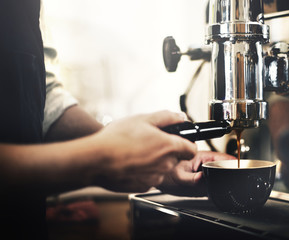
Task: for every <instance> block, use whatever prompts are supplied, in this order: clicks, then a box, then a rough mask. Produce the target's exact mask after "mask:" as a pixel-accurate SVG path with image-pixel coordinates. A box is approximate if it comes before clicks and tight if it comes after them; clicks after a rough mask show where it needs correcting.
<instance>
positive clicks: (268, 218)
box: [129, 191, 289, 240]
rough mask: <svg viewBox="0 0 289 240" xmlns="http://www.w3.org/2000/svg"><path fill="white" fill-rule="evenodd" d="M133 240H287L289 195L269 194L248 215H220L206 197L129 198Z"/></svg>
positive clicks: (153, 194)
mask: <svg viewBox="0 0 289 240" xmlns="http://www.w3.org/2000/svg"><path fill="white" fill-rule="evenodd" d="M129 199H130V204H131V218H132V236H133V239H213V238H217V239H244V240H248V239H289V195H288V194H285V193H280V192H274V191H273V192H272V194H271V197H270V198H269V200H268V201H267V202H266V204H265V206H264V207H263V208H262V209H260V210H259V211H258V212H256V213H253V214H248V215H237V214H230V213H223V212H221V211H220V210H218V209H217V208H216V207H215V206H214V204H213V203H212V202H211V201H210V200H208V198H207V197H202V198H191V197H177V196H172V195H168V194H162V193H160V192H159V191H155V192H150V193H146V194H133V195H130V196H129Z"/></svg>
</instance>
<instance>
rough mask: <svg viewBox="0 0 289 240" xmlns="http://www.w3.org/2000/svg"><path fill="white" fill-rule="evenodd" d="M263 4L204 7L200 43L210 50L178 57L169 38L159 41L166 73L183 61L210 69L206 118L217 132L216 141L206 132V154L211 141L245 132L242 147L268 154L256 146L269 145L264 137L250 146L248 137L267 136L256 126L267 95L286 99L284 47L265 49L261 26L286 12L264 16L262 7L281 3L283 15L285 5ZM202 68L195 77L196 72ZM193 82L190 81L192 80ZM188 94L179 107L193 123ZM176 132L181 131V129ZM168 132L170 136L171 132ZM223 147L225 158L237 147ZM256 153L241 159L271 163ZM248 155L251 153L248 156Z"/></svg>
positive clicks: (264, 114) (266, 35) (245, 1)
mask: <svg viewBox="0 0 289 240" xmlns="http://www.w3.org/2000/svg"><path fill="white" fill-rule="evenodd" d="M264 2H265V4H264V3H263V0H255V1H251V0H238V1H228V0H227V1H220V0H215V1H213V0H211V1H209V4H208V8H207V15H208V16H207V28H206V36H205V42H206V44H207V45H210V47H202V48H194V49H192V48H190V49H188V50H187V51H186V52H181V51H180V48H179V47H178V46H177V45H176V42H175V39H174V38H173V37H171V36H170V37H167V38H165V40H164V43H163V57H164V63H165V67H166V69H167V71H169V72H174V71H176V69H177V66H178V63H179V61H180V59H181V57H182V56H183V55H188V56H189V57H190V59H191V60H201V61H203V63H204V62H210V64H211V72H210V79H211V83H210V87H211V89H210V90H209V91H210V92H211V99H210V100H209V116H208V118H209V119H210V120H214V121H213V122H215V125H213V122H211V123H210V124H211V125H213V126H212V127H211V128H214V127H216V126H219V125H222V126H223V128H222V129H223V131H222V135H221V134H220V133H221V132H220V131H219V135H217V136H215V135H214V134H213V133H214V131H211V133H212V134H211V135H209V134H207V135H206V136H205V137H203V138H202V140H205V141H206V142H207V143H208V145H209V147H210V148H211V150H214V151H216V148H215V147H214V146H213V144H212V143H211V140H210V139H211V138H214V137H220V136H223V135H224V134H226V133H230V132H231V130H234V129H239V130H244V129H250V131H244V133H243V138H244V139H246V138H247V139H248V140H247V141H246V142H247V143H250V142H251V144H252V143H254V144H256V142H259V143H260V145H262V146H264V145H265V146H268V147H266V149H271V147H270V143H268V142H266V143H261V141H262V138H267V139H269V138H270V136H269V137H267V136H262V138H261V139H260V140H258V141H255V139H254V137H253V136H252V135H256V132H259V133H260V132H261V133H262V134H263V135H264V132H268V129H264V125H265V126H266V124H262V123H264V122H266V121H264V120H266V119H267V118H268V114H269V113H268V103H267V100H266V98H267V97H268V96H269V95H270V94H271V93H272V92H274V93H276V92H277V93H278V94H284V93H288V90H289V79H288V43H287V42H274V43H270V29H269V26H268V25H267V24H265V20H268V19H272V18H280V17H283V16H287V15H288V11H281V10H280V11H279V12H278V11H277V9H275V11H277V12H275V13H273V14H272V13H271V14H266V15H265V16H264V5H265V8H266V11H270V8H272V6H275V8H276V5H277V4H281V3H282V7H283V8H285V9H286V10H288V9H289V3H287V4H286V1H284V0H283V1H282V0H279V1H271V0H267V1H264ZM274 4H275V5H274ZM268 9H269V10H268ZM282 10H284V9H282ZM272 11H274V10H272ZM203 63H202V64H201V65H200V68H199V69H197V71H196V73H195V75H198V73H199V72H200V71H201V67H202V66H203ZM194 80H196V78H193V79H192V81H194ZM190 90H191V89H190V88H188V90H187V91H186V93H185V94H184V95H182V96H181V97H180V106H181V110H182V111H184V112H186V113H187V115H188V116H189V118H190V120H191V121H192V122H193V121H194V119H193V118H192V117H190V114H189V113H188V106H187V95H188V94H189V92H190ZM225 123H229V124H230V126H227V127H224V124H225ZM203 125H204V124H203ZM208 128H209V129H210V127H208ZM260 128H262V131H261V130H260ZM215 129H216V128H215ZM217 129H221V127H219V128H217ZM181 130H182V131H184V128H181ZM171 132H173V133H176V131H173V130H171ZM205 132H208V130H207V129H206V130H205ZM209 132H210V131H209ZM262 134H261V135H262ZM179 135H181V134H179ZM259 135H260V134H259ZM188 139H189V138H188ZM244 139H243V140H244ZM252 139H254V141H252ZM243 142H244V141H243ZM225 144H226V152H227V153H229V154H234V153H235V152H236V146H237V144H236V139H234V137H233V138H229V140H228V141H227V143H225ZM258 147H260V146H258ZM258 147H256V146H251V147H247V148H246V147H244V148H243V149H244V151H243V155H245V154H246V156H244V157H251V158H254V159H256V158H257V159H258V158H260V159H264V158H265V159H266V160H272V158H273V157H272V154H271V153H270V152H269V151H266V152H265V153H261V152H260V151H258ZM246 149H247V150H246ZM248 149H254V151H251V152H252V153H250V152H248ZM263 152H264V151H263Z"/></svg>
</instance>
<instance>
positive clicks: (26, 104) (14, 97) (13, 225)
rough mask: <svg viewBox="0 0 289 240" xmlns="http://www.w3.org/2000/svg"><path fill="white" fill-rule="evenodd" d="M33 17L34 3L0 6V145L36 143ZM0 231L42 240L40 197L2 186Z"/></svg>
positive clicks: (39, 55) (40, 64) (40, 93)
mask: <svg viewBox="0 0 289 240" xmlns="http://www.w3.org/2000/svg"><path fill="white" fill-rule="evenodd" d="M39 12H40V0H0V111H1V112H0V142H1V143H17V144H27V143H40V142H41V141H42V121H43V116H44V113H43V112H44V104H45V67H44V56H43V43H42V38H41V33H40V29H39ZM0 161H1V159H0ZM1 186H3V184H1ZM0 231H1V232H0V233H1V235H2V236H5V233H6V238H7V239H45V236H44V235H45V196H44V195H43V194H41V192H39V191H36V190H35V189H31V188H30V187H29V186H27V188H26V187H25V188H23V187H22V188H19V187H17V186H15V187H9V188H5V184H4V186H3V187H1V189H0Z"/></svg>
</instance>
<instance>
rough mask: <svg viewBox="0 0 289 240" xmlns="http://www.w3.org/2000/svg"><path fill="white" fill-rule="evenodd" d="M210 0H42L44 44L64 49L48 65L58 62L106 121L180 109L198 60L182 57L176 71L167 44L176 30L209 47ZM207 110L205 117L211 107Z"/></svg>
mask: <svg viewBox="0 0 289 240" xmlns="http://www.w3.org/2000/svg"><path fill="white" fill-rule="evenodd" d="M206 4H207V1H198V0H178V1H175V0H158V1H155V0H145V1H144V0H123V1H118V0H74V1H70V0H43V1H42V16H41V20H42V21H41V26H42V31H43V37H44V44H45V46H46V47H52V48H55V49H56V50H57V52H58V59H57V62H56V63H55V62H54V63H53V65H49V64H48V65H47V68H48V69H49V70H52V68H53V72H55V73H56V74H57V76H58V79H59V80H60V81H62V82H63V84H64V86H65V88H66V89H67V90H69V91H70V92H71V93H72V94H73V95H74V96H75V97H76V98H77V99H78V100H79V102H80V104H81V106H82V107H83V108H84V109H86V110H87V111H88V112H89V113H91V114H92V115H93V116H94V117H96V118H97V119H98V120H100V121H104V122H105V121H107V120H108V119H116V118H120V117H123V116H127V115H131V114H135V113H140V112H151V111H157V110H162V109H169V110H172V111H180V109H179V96H180V95H181V94H183V92H184V91H185V89H186V87H187V85H188V83H189V82H190V79H191V77H192V75H193V73H194V71H195V69H196V66H197V65H198V63H197V62H192V61H190V60H189V58H188V57H186V56H184V57H183V60H182V61H181V62H180V63H179V66H178V71H177V72H175V73H168V72H167V71H166V69H165V67H164V63H163V57H162V43H163V39H164V38H165V37H166V36H174V38H175V39H176V41H177V44H178V46H179V47H180V48H181V50H183V51H186V50H187V48H188V47H189V46H190V45H192V44H193V45H197V46H203V45H204V34H205V29H204V28H205V9H206ZM184 59H185V60H184ZM202 91H203V93H204V94H205V95H206V94H207V92H208V90H207V89H203V90H202ZM205 104H207V103H205ZM205 106H206V105H205ZM201 109H203V108H201ZM202 112H204V113H202V114H204V116H205V119H207V110H206V109H203V110H202Z"/></svg>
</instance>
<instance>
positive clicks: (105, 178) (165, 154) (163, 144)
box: [95, 111, 196, 192]
mask: <svg viewBox="0 0 289 240" xmlns="http://www.w3.org/2000/svg"><path fill="white" fill-rule="evenodd" d="M182 121H184V116H183V115H180V114H177V113H172V112H168V111H162V112H157V113H153V114H143V115H136V116H133V117H130V118H126V119H123V120H120V121H116V122H112V123H110V124H109V125H108V126H106V127H105V128H103V129H102V130H101V131H100V132H99V133H98V134H97V135H96V138H98V139H101V141H102V148H103V150H104V152H106V154H107V155H106V156H105V158H106V159H107V160H106V161H105V162H104V164H103V168H104V169H103V172H102V174H101V178H98V179H96V180H95V183H96V184H98V185H99V183H100V185H101V186H103V187H105V188H107V189H110V190H115V191H126V192H131V191H133V192H135V191H138V192H142V191H146V190H148V189H149V188H150V187H152V186H157V185H159V184H160V183H161V182H162V181H163V178H164V176H165V174H167V173H168V172H170V171H171V170H172V169H173V168H174V167H175V165H176V164H177V162H178V160H179V159H191V158H192V157H193V156H194V155H195V153H196V144H194V143H191V142H190V141H188V140H186V139H183V138H181V137H178V136H176V135H172V134H167V133H165V132H163V131H161V130H160V129H159V128H161V127H164V126H167V125H170V124H174V123H179V122H182ZM96 167H97V166H96Z"/></svg>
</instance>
